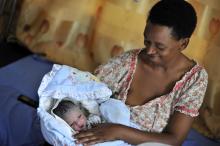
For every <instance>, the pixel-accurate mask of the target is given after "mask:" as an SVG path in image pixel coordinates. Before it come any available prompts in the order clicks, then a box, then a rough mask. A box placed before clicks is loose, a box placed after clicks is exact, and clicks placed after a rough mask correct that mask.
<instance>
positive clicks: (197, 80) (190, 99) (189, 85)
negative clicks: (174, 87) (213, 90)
mask: <svg viewBox="0 0 220 146" xmlns="http://www.w3.org/2000/svg"><path fill="white" fill-rule="evenodd" d="M207 84H208V74H207V72H206V71H205V69H202V70H200V71H198V72H197V73H195V74H194V75H193V76H192V77H191V78H190V79H189V80H188V81H187V82H186V83H185V85H184V87H183V89H182V92H181V95H180V96H179V98H177V99H176V101H175V107H174V110H175V111H178V112H181V113H183V114H186V115H189V116H191V117H195V116H198V115H199V108H200V106H201V105H202V102H203V99H204V96H205V92H206V88H207Z"/></svg>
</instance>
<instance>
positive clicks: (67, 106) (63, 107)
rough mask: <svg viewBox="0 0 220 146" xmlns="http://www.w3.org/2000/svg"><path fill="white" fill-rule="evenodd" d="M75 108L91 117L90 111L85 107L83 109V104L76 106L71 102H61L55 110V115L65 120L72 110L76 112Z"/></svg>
mask: <svg viewBox="0 0 220 146" xmlns="http://www.w3.org/2000/svg"><path fill="white" fill-rule="evenodd" d="M75 108H79V109H80V110H81V111H82V112H83V114H84V115H85V116H86V117H88V116H89V111H88V110H87V109H85V108H84V107H82V105H81V104H75V103H73V102H72V101H69V100H62V101H60V103H59V104H58V105H57V107H56V108H55V109H53V113H54V114H56V115H57V116H59V117H60V118H62V119H64V118H65V115H66V113H68V112H69V111H71V110H74V109H75Z"/></svg>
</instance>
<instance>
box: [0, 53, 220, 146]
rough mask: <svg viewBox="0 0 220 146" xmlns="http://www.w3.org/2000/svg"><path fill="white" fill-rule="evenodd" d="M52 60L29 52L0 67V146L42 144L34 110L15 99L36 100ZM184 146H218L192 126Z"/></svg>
mask: <svg viewBox="0 0 220 146" xmlns="http://www.w3.org/2000/svg"><path fill="white" fill-rule="evenodd" d="M52 65H53V64H52V63H51V62H48V61H46V60H44V59H42V58H40V57H39V56H36V55H31V56H28V57H25V58H22V59H20V60H18V61H16V62H14V63H12V64H9V65H7V66H5V67H3V68H0V93H1V94H0V98H1V99H0V108H1V109H0V146H39V145H43V144H44V142H45V141H44V139H43V136H42V134H41V131H40V123H39V118H38V117H37V114H36V109H34V108H32V107H30V106H28V105H26V104H24V103H22V102H20V101H18V100H17V98H18V96H20V95H25V96H28V97H30V98H32V99H34V100H36V101H38V95H37V90H38V87H39V85H40V82H41V79H42V77H43V76H44V74H46V73H47V72H49V71H50V70H51V68H52ZM183 146H220V142H217V141H214V140H211V139H208V138H207V137H204V136H202V135H201V134H199V133H198V132H197V131H195V130H194V129H191V130H190V133H189V135H188V137H187V139H186V140H185V142H184V144H183Z"/></svg>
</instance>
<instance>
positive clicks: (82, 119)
mask: <svg viewBox="0 0 220 146" xmlns="http://www.w3.org/2000/svg"><path fill="white" fill-rule="evenodd" d="M51 112H52V113H53V114H55V115H56V116H58V117H60V118H61V119H63V120H64V121H65V122H66V123H67V124H68V125H69V126H70V127H71V128H72V129H73V130H74V131H76V132H79V131H81V130H85V129H88V128H90V127H91V125H92V124H97V123H100V122H101V118H100V117H99V116H98V115H95V114H91V113H89V111H88V110H87V109H86V108H84V107H83V106H82V105H81V104H75V103H74V102H73V101H70V100H61V101H60V102H59V103H58V104H57V106H55V107H54V108H53V109H52V111H51Z"/></svg>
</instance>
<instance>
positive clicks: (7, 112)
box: [0, 55, 52, 146]
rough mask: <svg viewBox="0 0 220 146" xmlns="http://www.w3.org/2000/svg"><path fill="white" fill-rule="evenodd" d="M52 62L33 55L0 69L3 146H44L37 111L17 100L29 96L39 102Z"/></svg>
mask: <svg viewBox="0 0 220 146" xmlns="http://www.w3.org/2000/svg"><path fill="white" fill-rule="evenodd" d="M51 68H52V63H50V62H48V61H45V60H42V59H41V58H40V57H38V56H35V55H32V56H28V57H25V58H23V59H21V60H18V61H17V62H15V63H12V64H10V65H8V66H5V67H3V68H1V69H0V93H1V94H0V98H1V100H0V107H1V110H0V145H1V146H21V145H22V146H23V145H26V146H39V145H42V144H44V142H45V141H44V139H43V136H42V134H41V131H40V123H39V118H38V117H37V114H36V109H34V108H32V107H30V106H28V105H26V104H24V103H22V102H20V101H18V100H17V97H18V96H19V95H26V96H28V97H30V98H32V99H34V100H36V101H38V95H37V89H38V86H39V85H40V82H41V79H42V77H43V75H44V74H45V73H47V72H49V71H50V70H51Z"/></svg>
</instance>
